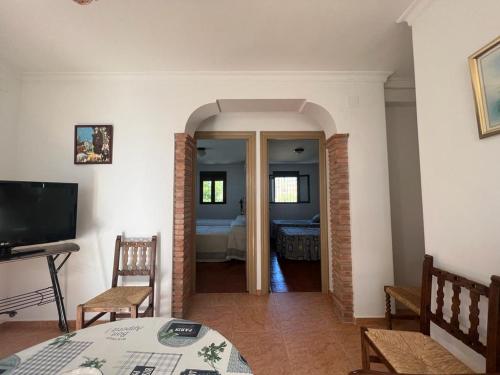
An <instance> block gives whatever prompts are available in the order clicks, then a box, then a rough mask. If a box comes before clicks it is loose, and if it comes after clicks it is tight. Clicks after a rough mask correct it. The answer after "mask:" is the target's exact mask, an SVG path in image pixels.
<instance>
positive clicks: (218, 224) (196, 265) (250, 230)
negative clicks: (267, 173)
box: [192, 132, 256, 293]
mask: <svg viewBox="0 0 500 375" xmlns="http://www.w3.org/2000/svg"><path fill="white" fill-rule="evenodd" d="M195 142H196V149H195V154H196V157H195V160H196V161H195V169H194V177H193V181H194V189H193V190H192V191H193V195H194V196H193V202H195V203H194V213H195V231H194V236H195V238H194V239H193V243H194V247H195V249H194V252H193V253H194V254H193V259H192V265H193V269H194V270H195V272H194V274H195V277H194V280H193V288H194V291H195V293H244V292H249V293H255V290H256V285H255V284H256V277H255V249H254V246H255V240H254V236H255V208H254V206H255V198H254V194H255V186H254V180H255V178H254V176H255V133H253V132H197V133H195Z"/></svg>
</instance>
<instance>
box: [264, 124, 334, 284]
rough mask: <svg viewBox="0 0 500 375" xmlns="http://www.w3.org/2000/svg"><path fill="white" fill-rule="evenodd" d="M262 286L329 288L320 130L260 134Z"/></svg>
mask: <svg viewBox="0 0 500 375" xmlns="http://www.w3.org/2000/svg"><path fill="white" fill-rule="evenodd" d="M260 144H261V148H260V150H261V176H260V177H261V215H262V227H261V232H262V244H261V246H262V286H263V288H262V291H263V292H268V291H270V292H275V293H276V292H295V291H296V292H314V291H316V292H320V291H321V292H324V293H327V292H328V289H329V281H328V280H329V278H328V243H327V241H328V239H327V212H326V207H327V196H326V150H325V136H324V133H323V132H262V133H261V143H260Z"/></svg>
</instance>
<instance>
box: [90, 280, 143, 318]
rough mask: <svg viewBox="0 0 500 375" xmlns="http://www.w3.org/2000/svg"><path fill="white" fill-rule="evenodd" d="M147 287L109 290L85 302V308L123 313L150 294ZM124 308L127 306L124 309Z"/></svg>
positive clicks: (126, 287)
mask: <svg viewBox="0 0 500 375" xmlns="http://www.w3.org/2000/svg"><path fill="white" fill-rule="evenodd" d="M151 290H152V288H151V287H149V286H118V287H116V288H111V289H108V290H106V291H105V292H103V293H101V294H99V295H98V296H96V297H94V298H92V299H91V300H89V301H87V302H85V303H84V304H83V306H84V307H85V308H89V309H91V308H96V307H98V308H100V311H104V309H105V310H106V311H107V312H122V311H123V312H125V310H128V309H130V306H132V305H140V304H141V303H142V302H143V301H144V300H145V299H146V298H147V297H148V296H149V295H150V294H151ZM125 306H129V307H128V308H127V309H124V307H125Z"/></svg>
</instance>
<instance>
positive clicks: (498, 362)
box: [420, 255, 500, 372]
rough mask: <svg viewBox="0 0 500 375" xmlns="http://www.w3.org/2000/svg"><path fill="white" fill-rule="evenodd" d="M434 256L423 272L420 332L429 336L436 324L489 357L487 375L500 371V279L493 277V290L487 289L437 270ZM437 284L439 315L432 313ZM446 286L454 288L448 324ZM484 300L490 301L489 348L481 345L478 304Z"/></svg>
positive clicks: (430, 258)
mask: <svg viewBox="0 0 500 375" xmlns="http://www.w3.org/2000/svg"><path fill="white" fill-rule="evenodd" d="M433 262H434V260H433V258H432V256H430V255H426V256H425V259H424V264H423V270H422V296H421V297H422V298H421V306H420V330H421V332H422V333H424V334H426V335H429V334H430V323H431V322H433V323H435V324H436V325H437V326H439V327H441V328H442V329H444V330H445V331H446V332H448V333H449V334H451V335H452V336H454V337H455V338H457V339H459V340H460V341H462V342H463V343H464V344H465V345H467V346H468V347H469V348H471V349H473V350H474V351H476V352H477V353H479V354H481V355H482V356H484V357H486V371H487V372H499V371H500V346H499V341H500V324H499V313H500V277H498V276H492V277H491V284H490V286H489V287H488V286H486V285H483V284H480V283H477V282H475V281H471V280H469V279H467V278H465V277H462V276H459V275H456V274H454V273H451V272H447V271H444V270H441V269H439V268H436V267H434V264H433ZM434 277H435V278H436V280H437V290H436V311H435V312H432V310H431V304H432V282H433V278H434ZM445 282H449V283H450V284H451V290H452V292H453V295H452V298H451V307H450V310H451V318H450V321H447V320H445V319H444V317H443V306H444V303H445V298H444V289H445ZM462 290H465V291H467V292H468V295H469V298H470V305H469V314H468V318H469V323H470V324H469V328H468V329H467V330H466V331H465V330H464V329H463V327H461V326H460V321H459V316H460V304H461V301H460V295H461V293H462ZM481 296H484V297H486V298H488V323H487V337H486V341H487V342H486V345H485V344H483V343H482V342H481V341H479V331H478V327H479V313H480V310H479V300H480V298H481Z"/></svg>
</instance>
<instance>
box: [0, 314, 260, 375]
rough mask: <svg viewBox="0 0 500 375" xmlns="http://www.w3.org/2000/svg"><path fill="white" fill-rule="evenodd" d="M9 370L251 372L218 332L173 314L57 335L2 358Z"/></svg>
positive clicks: (141, 374) (185, 374) (142, 374)
mask: <svg viewBox="0 0 500 375" xmlns="http://www.w3.org/2000/svg"><path fill="white" fill-rule="evenodd" d="M2 370H12V372H8V374H37V375H43V374H51V375H52V374H68V375H69V374H80V375H83V374H89V375H90V374H96V375H100V374H104V375H107V374H117V375H130V374H133V375H146V374H148V375H149V374H152V375H159V374H176V375H216V374H219V375H224V374H233V375H236V374H251V373H252V371H251V369H250V367H249V366H248V364H247V363H246V361H245V359H244V358H243V357H242V356H241V355H240V353H239V352H238V350H237V349H236V348H235V347H234V346H233V345H232V344H231V343H230V342H229V341H228V340H227V339H226V338H225V337H224V336H222V335H221V334H220V333H218V332H217V331H215V330H212V329H210V328H209V327H207V326H204V325H202V324H199V323H194V322H190V321H187V320H181V319H172V318H140V319H124V320H119V321H116V322H111V323H106V324H98V325H94V326H92V327H89V328H86V329H82V330H79V331H76V332H72V333H68V334H66V335H63V336H59V337H58V338H56V339H53V340H49V341H46V342H44V343H41V344H39V345H36V346H33V347H31V348H29V349H26V350H24V351H22V352H19V353H17V354H15V355H13V356H11V357H8V358H5V359H3V360H1V361H0V373H2V372H1V371H2Z"/></svg>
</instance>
